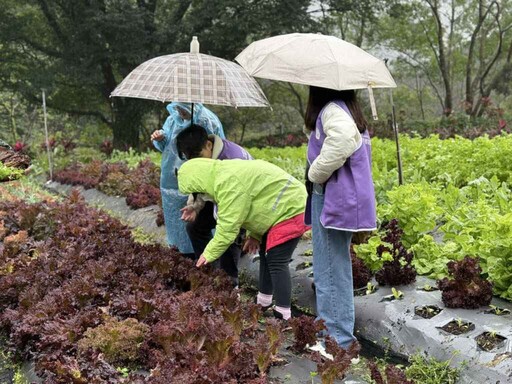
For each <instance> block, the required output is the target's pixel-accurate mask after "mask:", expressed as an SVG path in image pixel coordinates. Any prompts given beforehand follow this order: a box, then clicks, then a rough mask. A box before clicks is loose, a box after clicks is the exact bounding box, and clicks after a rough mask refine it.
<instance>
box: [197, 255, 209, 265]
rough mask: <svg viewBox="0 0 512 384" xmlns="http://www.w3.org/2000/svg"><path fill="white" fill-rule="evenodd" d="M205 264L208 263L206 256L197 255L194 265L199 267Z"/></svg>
mask: <svg viewBox="0 0 512 384" xmlns="http://www.w3.org/2000/svg"><path fill="white" fill-rule="evenodd" d="M206 264H208V260H206V258H205V257H204V256H203V255H201V256H199V260H197V263H196V267H198V268H201V267H202V266H203V265H206Z"/></svg>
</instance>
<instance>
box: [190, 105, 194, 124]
mask: <svg viewBox="0 0 512 384" xmlns="http://www.w3.org/2000/svg"><path fill="white" fill-rule="evenodd" d="M192 124H194V103H192V106H191V108H190V126H192Z"/></svg>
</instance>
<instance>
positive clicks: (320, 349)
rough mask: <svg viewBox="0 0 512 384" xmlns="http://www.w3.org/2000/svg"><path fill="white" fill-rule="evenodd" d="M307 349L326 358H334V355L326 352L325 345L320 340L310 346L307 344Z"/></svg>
mask: <svg viewBox="0 0 512 384" xmlns="http://www.w3.org/2000/svg"><path fill="white" fill-rule="evenodd" d="M308 349H309V350H311V351H315V352H318V353H320V354H321V355H322V356H323V357H325V358H326V359H329V360H334V357H333V356H332V355H331V354H330V353H327V352H326V350H325V345H324V343H323V342H321V341H317V342H316V344H315V345H313V346H312V347H310V346H308Z"/></svg>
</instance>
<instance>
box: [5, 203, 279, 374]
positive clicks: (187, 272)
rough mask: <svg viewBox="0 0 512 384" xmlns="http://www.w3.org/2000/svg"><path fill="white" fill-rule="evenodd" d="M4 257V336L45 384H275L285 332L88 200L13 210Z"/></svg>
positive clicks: (9, 207) (9, 209)
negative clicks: (269, 377)
mask: <svg viewBox="0 0 512 384" xmlns="http://www.w3.org/2000/svg"><path fill="white" fill-rule="evenodd" d="M0 255H1V257H0V327H1V328H2V330H3V331H4V332H6V334H7V335H8V336H9V349H10V351H11V352H12V353H13V354H14V355H15V356H17V357H18V358H23V359H28V358H32V359H34V360H35V363H36V372H37V373H38V375H40V376H41V377H43V379H44V382H45V383H66V384H69V383H107V382H108V383H123V382H126V383H128V382H129V383H142V382H145V383H171V382H173V383H191V384H193V383H198V384H199V383H201V384H202V383H221V382H222V383H232V384H234V383H238V382H244V383H253V384H256V383H266V382H267V381H266V377H265V371H266V369H267V368H268V366H269V364H270V361H271V359H272V356H273V354H274V353H275V351H276V349H277V348H278V347H279V341H280V338H279V337H277V338H276V337H275V336H276V335H278V336H280V335H281V333H282V326H281V325H280V324H279V323H276V322H272V321H268V322H267V328H266V329H267V331H266V332H265V333H261V332H259V331H258V330H257V328H258V316H259V309H258V307H257V306H256V305H255V304H248V303H245V304H242V303H241V302H240V301H239V300H238V298H237V295H236V292H234V291H233V290H232V289H231V288H230V282H229V280H228V279H227V278H225V276H224V275H222V274H221V273H220V272H216V271H213V270H207V271H206V273H205V272H203V271H201V270H198V269H196V268H194V267H193V265H192V263H191V262H190V261H188V260H186V259H183V258H181V257H180V256H179V255H178V254H177V253H176V252H175V251H173V250H171V249H168V248H163V247H161V246H158V245H140V244H137V243H136V242H134V241H133V240H132V238H131V236H130V230H129V228H127V227H125V226H124V225H122V224H121V223H119V222H118V221H117V220H115V219H112V218H110V217H109V216H107V215H106V214H103V213H100V212H99V211H96V210H93V209H91V208H88V207H86V205H85V204H84V203H82V202H81V201H79V197H78V195H77V194H76V193H73V194H72V196H71V202H67V203H54V202H43V203H38V204H26V203H23V202H9V203H7V202H1V203H0ZM269 351H272V352H269ZM258 367H259V369H258ZM117 368H119V369H117ZM138 369H142V370H143V371H145V372H147V373H146V375H149V376H147V377H144V376H143V375H141V374H137V373H135V371H136V370H138ZM123 376H128V377H123Z"/></svg>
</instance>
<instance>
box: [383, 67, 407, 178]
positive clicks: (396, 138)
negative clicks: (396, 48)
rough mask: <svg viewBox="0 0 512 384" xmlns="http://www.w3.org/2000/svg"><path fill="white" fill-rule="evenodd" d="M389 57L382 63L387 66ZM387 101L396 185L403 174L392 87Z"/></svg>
mask: <svg viewBox="0 0 512 384" xmlns="http://www.w3.org/2000/svg"><path fill="white" fill-rule="evenodd" d="M388 61H389V59H384V63H385V64H386V67H387V66H388ZM389 101H390V103H391V124H393V133H394V135H395V143H396V161H397V166H398V185H403V184H404V176H403V173H402V155H401V152H400V142H399V141H398V124H397V123H396V112H395V103H394V101H393V89H392V88H390V89H389Z"/></svg>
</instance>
